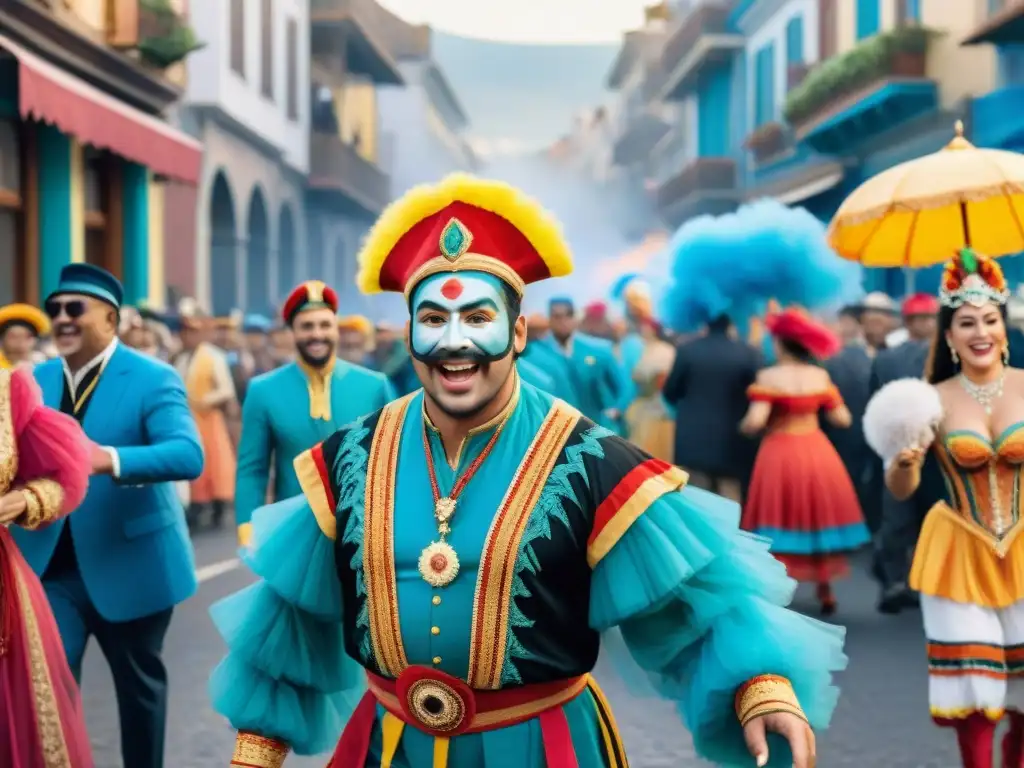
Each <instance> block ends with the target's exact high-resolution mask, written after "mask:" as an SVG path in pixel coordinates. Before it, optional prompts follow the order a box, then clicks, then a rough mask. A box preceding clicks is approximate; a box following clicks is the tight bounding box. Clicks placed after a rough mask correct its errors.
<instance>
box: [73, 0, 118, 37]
mask: <svg viewBox="0 0 1024 768" xmlns="http://www.w3.org/2000/svg"><path fill="white" fill-rule="evenodd" d="M107 3H108V0H70V2H69V3H68V5H70V7H71V11H72V12H73V13H74V14H75V15H76V16H77V17H78V18H79V19H80V20H81V21H82V22H83V23H84V24H85V25H86V26H88V27H90V28H91V29H93V30H97V31H99V32H104V33H105V32H106V30H107Z"/></svg>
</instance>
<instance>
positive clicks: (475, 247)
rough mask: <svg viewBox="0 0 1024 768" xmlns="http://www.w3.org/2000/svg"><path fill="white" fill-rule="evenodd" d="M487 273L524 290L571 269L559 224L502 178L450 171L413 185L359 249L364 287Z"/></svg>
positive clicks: (397, 288) (395, 287)
mask: <svg viewBox="0 0 1024 768" xmlns="http://www.w3.org/2000/svg"><path fill="white" fill-rule="evenodd" d="M470 270H472V271H476V272H486V273H488V274H491V275H494V276H495V277H498V278H500V279H501V280H503V281H505V282H506V283H508V285H509V286H511V287H512V288H513V290H515V291H516V292H517V293H518V294H519V295H520V296H521V295H522V294H523V291H524V289H525V288H526V286H527V285H529V284H530V283H535V282H538V281H540V280H546V279H547V278H549V277H562V276H564V275H568V274H570V273H571V272H572V254H571V253H570V251H569V246H568V244H567V243H566V242H565V238H564V237H563V236H562V230H561V227H560V226H559V224H558V222H557V221H555V219H554V217H552V216H551V215H550V214H549V213H548V212H547V211H545V210H544V209H543V208H542V207H541V206H540V204H539V203H537V202H535V201H534V200H532V199H530V198H529V197H527V196H526V195H524V194H523V193H522V192H520V191H519V190H517V189H515V188H514V187H511V186H509V185H508V184H504V183H502V182H499V181H490V180H487V179H479V178H476V177H474V176H469V175H467V174H461V173H458V174H453V175H451V176H448V177H446V178H445V179H443V180H442V181H441V182H440V183H438V184H433V185H424V186H420V187H416V188H414V189H411V190H410V191H409V192H407V193H406V194H405V195H403V196H402V197H400V198H399V199H398V200H396V201H395V202H393V203H392V204H391V205H390V206H388V208H387V209H386V210H385V211H384V213H383V214H381V217H380V218H379V219H378V220H377V223H376V224H375V225H374V226H373V229H371V230H370V233H369V235H367V238H366V242H365V243H364V244H363V249H362V251H361V252H360V254H359V275H358V277H357V278H356V282H357V284H358V285H359V289H360V290H361V291H362V292H363V293H380V292H394V293H403V294H405V297H406V298H407V299H408V298H409V296H410V294H411V293H412V289H413V288H415V287H416V285H417V284H418V283H419V282H420V281H421V280H423V279H424V278H426V277H429V276H431V275H435V274H438V273H441V272H465V271H470Z"/></svg>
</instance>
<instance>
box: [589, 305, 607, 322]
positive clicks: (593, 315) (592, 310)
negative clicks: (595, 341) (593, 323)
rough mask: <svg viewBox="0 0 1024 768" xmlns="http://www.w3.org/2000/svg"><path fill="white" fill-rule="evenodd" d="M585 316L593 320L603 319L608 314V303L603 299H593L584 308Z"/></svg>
mask: <svg viewBox="0 0 1024 768" xmlns="http://www.w3.org/2000/svg"><path fill="white" fill-rule="evenodd" d="M583 316H584V317H587V318H589V319H591V320H603V319H604V318H605V317H607V316H608V305H607V304H605V303H604V302H603V301H592V302H590V303H589V304H587V306H585V307H584V308H583Z"/></svg>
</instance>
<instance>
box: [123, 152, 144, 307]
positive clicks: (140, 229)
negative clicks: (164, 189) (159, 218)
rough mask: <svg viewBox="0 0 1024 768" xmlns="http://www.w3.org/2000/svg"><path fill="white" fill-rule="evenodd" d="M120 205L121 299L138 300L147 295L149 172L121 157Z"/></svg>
mask: <svg viewBox="0 0 1024 768" xmlns="http://www.w3.org/2000/svg"><path fill="white" fill-rule="evenodd" d="M121 179H122V189H123V192H122V198H123V206H124V232H123V242H124V258H123V262H122V263H123V264H124V275H123V276H122V282H123V283H124V300H125V303H126V304H138V303H139V302H140V301H143V300H145V299H146V298H147V297H148V296H149V172H148V171H147V170H146V168H145V167H144V166H141V165H137V164H136V163H131V162H128V161H125V162H124V163H122V165H121Z"/></svg>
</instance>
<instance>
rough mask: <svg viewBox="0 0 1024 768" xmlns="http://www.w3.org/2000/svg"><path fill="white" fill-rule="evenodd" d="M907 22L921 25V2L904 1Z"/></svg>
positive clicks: (918, 0)
mask: <svg viewBox="0 0 1024 768" xmlns="http://www.w3.org/2000/svg"><path fill="white" fill-rule="evenodd" d="M903 2H904V8H906V14H905V15H906V19H905V21H907V22H914V23H917V24H920V23H921V0H903Z"/></svg>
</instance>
